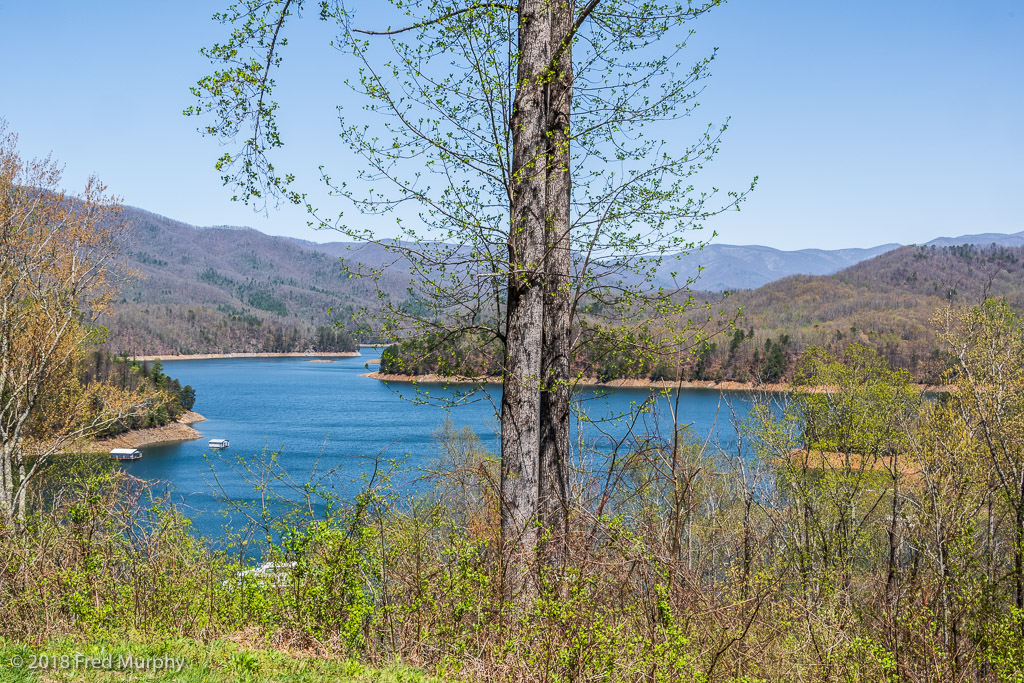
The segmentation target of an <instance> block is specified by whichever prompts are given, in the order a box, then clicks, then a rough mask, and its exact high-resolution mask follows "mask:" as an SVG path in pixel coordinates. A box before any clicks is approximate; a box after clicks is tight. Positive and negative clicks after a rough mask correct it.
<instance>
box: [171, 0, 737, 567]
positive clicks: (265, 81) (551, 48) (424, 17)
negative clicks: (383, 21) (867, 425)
mask: <svg viewBox="0 0 1024 683" xmlns="http://www.w3.org/2000/svg"><path fill="white" fill-rule="evenodd" d="M717 4H719V3H718V0H712V1H711V2H707V3H703V4H696V5H693V4H690V3H680V4H672V3H634V2H630V1H628V0H589V1H588V2H586V3H585V4H583V5H582V6H577V5H576V4H575V2H574V1H572V0H521V1H520V2H519V3H518V5H517V6H511V5H508V4H506V3H501V2H473V3H462V4H458V3H452V2H446V1H443V0H442V1H428V0H424V1H422V2H411V3H409V2H403V1H398V0H396V1H395V2H394V3H393V6H394V8H395V9H397V10H398V11H399V12H401V13H403V14H404V15H405V17H406V18H405V19H404V21H405V22H406V23H405V25H404V26H402V27H400V28H396V29H385V30H378V31H373V30H368V29H363V28H357V27H354V23H356V21H355V20H356V17H355V16H354V14H353V13H352V12H350V11H348V10H347V8H345V7H344V6H343V5H342V4H341V3H340V2H336V1H333V0H326V1H324V2H321V3H320V5H319V7H320V12H319V17H320V18H321V19H323V20H325V21H331V22H336V23H337V26H338V27H339V34H338V38H337V39H336V40H335V41H334V45H335V47H338V48H339V49H341V50H342V51H343V52H345V53H347V54H348V55H349V56H350V57H351V58H352V59H353V60H354V61H355V63H357V64H358V65H359V69H360V70H359V77H358V79H355V80H354V81H353V82H351V83H350V84H349V87H350V88H351V90H352V91H353V92H354V93H355V95H357V96H358V97H359V99H360V100H361V101H362V102H364V103H365V109H366V110H367V111H368V112H369V114H370V116H371V119H370V120H372V122H373V124H372V127H371V125H370V124H365V123H359V122H351V121H350V120H348V119H346V118H342V122H341V137H342V139H343V140H344V141H345V142H346V143H347V144H348V146H349V147H350V149H351V150H352V151H353V152H354V153H355V154H356V155H357V157H359V158H361V160H362V167H361V168H360V169H359V171H358V173H359V181H358V182H353V183H337V182H336V181H334V179H333V178H332V176H331V174H330V172H329V171H328V170H323V171H322V176H323V181H324V182H325V183H326V185H327V187H328V188H330V190H331V191H332V192H333V193H334V194H336V195H340V196H342V197H345V198H347V199H348V200H349V201H350V202H351V203H352V204H353V205H354V206H355V207H356V208H357V209H359V210H360V212H361V213H363V214H390V213H393V212H396V211H397V210H398V209H399V207H400V206H402V205H403V204H405V203H406V202H412V203H415V204H416V205H418V206H419V212H418V215H417V216H416V219H417V220H416V221H414V222H413V221H409V220H407V216H403V215H396V224H397V229H398V230H399V232H400V235H401V239H400V240H382V239H381V238H380V237H379V236H378V235H376V234H374V233H373V232H372V231H369V230H365V229H362V228H361V227H359V226H355V225H352V224H351V223H349V222H347V221H346V220H345V219H344V215H343V214H338V215H337V216H336V217H332V216H330V215H329V214H327V213H326V212H324V211H323V210H322V209H321V208H320V207H317V206H314V204H313V202H312V201H311V200H309V199H308V195H307V194H305V193H301V192H299V191H297V190H296V189H294V185H293V182H294V180H295V176H294V175H292V174H290V173H283V172H280V171H278V169H277V168H276V167H275V165H274V163H273V161H272V158H273V154H274V151H275V150H276V148H278V147H280V146H281V145H282V144H283V143H282V138H281V135H280V132H279V129H278V126H277V122H276V114H277V111H278V104H277V102H275V101H274V99H273V96H274V95H273V93H274V85H275V83H274V79H273V77H272V75H273V73H274V69H276V68H277V67H278V66H279V65H280V63H281V59H282V53H281V49H282V47H284V46H285V45H286V44H287V37H286V35H287V29H288V27H289V25H290V21H291V20H292V18H293V17H295V16H297V15H298V14H299V13H300V11H301V9H302V8H303V2H302V0H280V1H274V2H265V1H263V0H242V1H241V2H236V3H235V4H232V5H231V6H230V7H229V8H228V10H227V11H225V12H223V13H219V14H217V15H215V18H216V19H218V20H220V21H222V22H223V23H225V24H228V25H231V26H232V27H233V29H232V32H231V35H230V36H229V37H228V39H227V40H226V41H225V42H223V43H219V44H216V45H214V46H212V47H211V48H208V49H205V50H204V51H203V52H204V54H205V55H206V56H207V57H209V58H210V59H211V60H212V61H213V62H214V63H215V64H218V65H220V66H221V67H222V68H219V69H218V70H216V71H215V72H214V73H213V74H211V75H209V76H207V77H205V78H203V79H202V80H201V81H200V82H199V83H198V84H197V86H196V87H194V88H193V93H194V94H195V95H196V97H197V98H198V103H197V104H196V105H195V106H193V107H190V108H189V109H187V110H186V113H187V114H202V113H206V114H209V115H211V116H212V120H211V122H210V123H209V125H207V126H206V127H205V128H204V129H203V130H204V132H205V133H207V134H210V135H213V136H216V137H219V138H221V139H224V140H233V141H234V140H239V139H241V143H240V144H236V145H234V146H233V148H232V150H231V151H229V152H228V153H226V154H224V155H223V156H222V157H221V158H220V159H219V161H218V163H217V167H218V168H219V169H220V170H221V171H222V172H223V174H224V175H223V178H224V181H225V183H227V184H233V185H235V186H236V187H237V188H238V190H239V191H238V193H237V194H236V198H237V199H240V200H243V201H247V202H255V203H257V204H261V205H262V206H264V207H265V206H266V201H267V199H268V198H270V199H282V198H283V199H284V200H286V201H290V202H293V203H296V204H304V205H305V206H306V208H307V209H308V211H309V213H310V215H311V216H312V219H313V222H314V223H315V224H316V225H318V226H320V227H331V228H335V229H338V230H341V231H342V232H343V233H345V234H346V235H347V236H349V237H350V238H353V239H356V240H365V241H369V242H375V243H377V244H379V245H381V246H383V247H384V248H385V249H386V250H387V251H388V252H389V253H391V254H392V255H393V258H392V259H391V262H392V263H394V262H398V261H401V262H402V263H403V265H404V266H405V267H407V268H408V269H409V271H410V274H411V275H412V278H411V284H410V293H409V297H408V299H407V300H405V301H394V300H388V299H386V298H384V297H383V295H382V298H381V301H380V302H379V306H380V316H379V317H378V320H379V321H380V324H381V326H382V329H383V334H384V336H385V337H386V338H390V339H401V338H406V337H408V336H412V335H415V336H420V337H426V336H427V335H428V333H429V334H430V335H432V336H431V338H432V339H434V340H435V342H436V343H437V344H442V345H443V344H451V343H452V342H453V340H463V339H466V338H472V339H477V340H479V343H480V349H481V350H484V351H486V349H488V348H491V347H497V348H499V349H500V354H501V359H500V362H498V363H497V365H499V367H500V368H501V375H502V380H503V394H502V405H501V436H502V439H501V462H502V468H501V472H502V477H501V503H502V529H503V535H504V538H505V539H506V541H508V542H509V543H510V545H511V546H512V547H513V548H515V549H517V550H518V552H519V553H520V554H521V555H523V556H526V557H532V556H533V555H534V553H535V551H536V549H537V547H538V543H539V542H540V540H541V539H542V538H543V537H544V535H545V534H540V533H538V523H539V526H540V528H541V529H543V530H544V531H545V532H547V533H550V532H554V534H553V535H554V536H555V537H556V538H557V536H558V530H559V528H560V527H562V526H563V525H564V524H565V520H566V519H567V512H566V510H567V500H566V478H567V477H566V472H565V468H566V466H567V464H568V463H569V462H570V458H571V455H570V443H569V421H570V397H571V392H572V388H573V385H574V382H575V380H576V378H575V377H574V376H572V374H571V358H572V355H573V353H574V352H575V350H576V349H577V348H579V346H580V345H581V344H583V343H585V341H586V339H585V338H584V337H585V336H586V334H589V335H601V334H608V335H609V337H610V338H625V337H626V335H623V334H621V331H620V330H616V328H620V327H621V328H629V329H631V330H632V331H633V334H631V335H630V338H632V339H639V340H642V341H643V342H645V343H647V344H651V345H653V344H656V343H661V344H667V345H680V344H682V343H683V341H682V340H683V337H684V336H685V334H683V332H684V331H687V330H689V326H688V324H687V323H688V321H687V320H686V316H685V312H686V310H687V308H688V305H689V304H690V303H691V302H690V301H689V300H688V297H686V296H685V295H684V296H679V295H678V291H680V290H682V289H685V287H686V286H688V285H689V284H690V282H689V281H687V282H683V283H680V284H681V287H680V288H679V289H678V290H677V289H673V290H672V291H664V290H660V289H657V288H654V287H652V286H650V284H649V282H650V279H651V278H652V276H653V274H654V272H655V269H656V268H657V265H658V263H659V262H660V256H661V255H662V254H665V253H667V252H678V251H683V250H686V249H692V248H694V246H695V242H694V241H692V240H691V239H690V238H689V236H688V234H687V233H686V229H687V228H696V227H700V224H701V222H702V221H703V220H705V219H706V218H708V217H709V216H711V215H713V214H714V213H716V212H718V211H722V210H725V209H726V208H733V207H738V204H739V202H740V200H741V199H742V198H743V196H744V195H743V194H741V193H729V195H728V197H727V198H725V199H723V200H722V201H720V202H719V203H718V205H716V206H714V207H712V206H711V203H710V201H709V200H710V198H711V197H712V196H713V195H714V193H715V192H716V191H712V192H710V193H699V192H697V191H695V190H694V188H693V186H692V185H691V180H690V179H691V176H693V175H695V174H696V173H697V172H698V171H699V170H700V168H701V167H702V165H703V163H704V162H706V161H708V160H709V159H710V158H711V157H712V156H713V154H714V153H715V151H716V150H717V145H718V142H719V139H720V136H721V134H722V132H723V131H724V130H725V126H724V125H723V126H721V127H718V128H715V127H712V126H708V127H707V128H706V129H704V130H703V131H702V132H701V133H700V134H699V135H698V136H697V139H696V141H695V142H693V143H692V144H690V145H687V146H685V147H684V148H682V149H677V150H673V151H672V152H669V151H667V147H668V146H667V145H666V144H665V143H663V141H662V140H660V139H659V137H658V134H659V133H660V132H662V131H664V130H665V126H667V125H670V122H672V121H675V120H677V119H679V118H681V117H683V116H685V115H688V114H689V113H691V112H692V109H693V107H694V106H695V105H696V100H695V97H696V94H697V92H698V91H699V89H700V82H701V81H702V80H703V79H704V77H705V76H706V75H707V69H708V66H709V64H710V63H711V59H712V58H713V56H712V57H705V58H702V59H698V60H696V61H695V62H694V63H692V64H690V65H688V66H686V67H683V66H682V65H681V63H680V62H679V58H680V55H681V52H682V50H683V48H684V47H685V41H686V37H687V35H688V34H687V33H686V29H685V28H683V27H684V26H685V24H686V22H687V21H689V20H690V19H693V18H694V17H696V16H698V15H700V14H701V13H703V12H704V11H706V10H708V9H709V8H711V7H712V6H714V5H717ZM677 30H678V31H681V33H682V35H680V36H675V32H676V31H677ZM381 53H383V54H381ZM382 129H383V130H384V131H385V135H384V136H383V137H382V136H381V130H382ZM384 186H386V187H389V188H390V190H382V187H384ZM715 201H716V202H717V201H718V200H717V199H716V200H715ZM379 273H380V270H375V271H371V272H369V273H365V274H367V275H370V276H377V275H379ZM651 317H662V318H663V319H664V322H663V329H661V330H660V331H659V333H658V334H655V333H653V332H652V331H651V330H650V329H649V328H650V326H649V324H648V319H649V318H651ZM581 322H588V323H589V324H587V325H585V326H583V325H581V324H580V323H581ZM598 323H600V324H598ZM637 330H639V331H640V332H639V333H637ZM584 331H586V332H585V334H584ZM492 342H497V343H496V344H492ZM642 351H643V349H641V348H639V347H638V348H636V349H634V352H635V353H641V352H642ZM479 355H480V354H475V353H466V354H465V357H466V358H477V357H478V356H479ZM460 374H474V373H472V372H471V371H467V372H463V373H460ZM556 554H557V552H556Z"/></svg>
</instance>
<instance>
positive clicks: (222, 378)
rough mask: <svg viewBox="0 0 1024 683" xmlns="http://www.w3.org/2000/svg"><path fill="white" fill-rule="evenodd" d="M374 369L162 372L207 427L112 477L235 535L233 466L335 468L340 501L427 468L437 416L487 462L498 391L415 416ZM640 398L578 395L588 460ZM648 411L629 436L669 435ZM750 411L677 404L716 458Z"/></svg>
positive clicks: (243, 490)
mask: <svg viewBox="0 0 1024 683" xmlns="http://www.w3.org/2000/svg"><path fill="white" fill-rule="evenodd" d="M375 357H376V355H372V351H371V352H370V354H367V352H366V351H364V355H363V356H362V357H359V358H334V359H331V360H332V361H333V362H330V363H324V362H310V359H308V358H294V357H289V358H245V359H217V360H181V361H173V362H166V363H165V365H164V370H165V372H166V373H167V374H168V375H170V376H171V377H176V378H177V379H178V380H180V381H181V383H182V384H183V385H184V384H191V385H192V386H193V387H195V389H196V395H197V400H196V405H195V410H196V411H197V412H199V413H201V414H202V415H204V416H205V417H206V418H207V419H206V421H205V422H200V423H197V424H196V425H194V426H195V427H196V428H197V429H198V430H199V431H200V432H201V433H202V434H203V438H202V439H199V440H195V441H186V442H182V443H174V444H166V445H159V446H149V447H146V448H143V449H142V450H143V454H144V455H143V458H142V460H139V461H136V462H128V463H123V464H122V465H121V466H122V467H124V468H125V469H126V470H127V471H128V472H130V473H131V474H133V475H135V476H138V477H141V478H145V479H150V480H157V481H159V482H160V485H159V486H160V488H161V489H163V490H165V491H166V492H167V493H168V494H169V495H170V496H171V499H172V500H173V501H174V502H176V503H178V504H179V505H181V506H182V507H183V509H185V510H186V512H187V513H188V514H189V515H190V516H191V517H192V518H193V521H194V524H195V527H196V529H197V530H198V531H199V532H201V533H209V534H212V533H215V532H217V531H219V530H220V529H221V528H222V527H223V526H224V525H225V523H228V524H232V525H235V524H237V523H238V521H237V520H234V521H232V520H225V518H224V517H223V516H222V515H219V514H218V512H219V510H220V509H221V507H222V505H221V503H220V502H218V501H217V499H216V497H215V496H214V495H213V494H214V488H213V485H214V482H215V480H216V481H219V485H220V486H221V487H222V488H223V491H224V492H225V493H226V494H227V495H228V496H229V497H231V498H233V499H237V500H253V499H255V495H256V494H255V493H254V489H253V487H252V485H251V484H249V483H247V482H246V481H245V479H244V478H243V477H242V476H240V475H239V474H238V473H237V472H235V471H233V469H232V467H231V466H230V463H231V461H232V460H234V459H235V458H239V457H240V458H242V459H243V460H246V461H252V460H254V459H257V458H258V457H259V456H260V455H261V454H263V453H269V452H276V453H278V455H277V460H278V462H279V463H280V465H281V467H282V468H283V469H284V470H286V471H287V472H288V474H289V475H290V476H291V478H292V479H293V480H294V481H295V482H297V483H299V484H301V483H303V482H305V481H308V480H309V479H310V477H311V476H314V477H315V476H316V473H317V472H321V473H322V472H324V471H326V470H329V469H332V468H336V474H335V476H333V477H332V479H331V482H332V486H333V488H334V489H335V490H336V491H337V492H338V493H339V494H340V495H342V496H343V497H344V496H349V495H352V494H353V493H354V492H355V491H356V490H357V489H358V486H359V484H358V483H357V480H358V478H359V477H360V475H362V474H365V473H367V472H369V471H370V470H371V468H372V466H373V460H374V458H375V456H378V455H380V454H383V456H384V457H386V458H396V459H405V461H406V462H407V464H408V465H411V466H413V467H419V466H424V465H427V464H429V463H430V461H431V460H432V459H433V458H434V457H435V455H436V453H437V452H438V446H437V444H436V440H435V437H434V434H435V433H436V431H437V430H438V428H439V427H441V426H442V424H443V423H444V420H445V418H446V416H450V418H451V420H452V422H453V423H454V425H455V426H456V427H458V428H461V427H465V426H468V427H471V428H472V429H473V430H474V431H475V432H476V433H477V434H478V435H479V437H480V439H481V441H482V442H483V444H484V445H485V446H487V447H489V448H491V449H493V450H494V451H497V447H498V441H497V435H496V432H497V419H496V412H495V407H496V406H499V405H500V402H501V391H500V388H499V387H492V388H489V389H488V390H487V391H486V392H485V393H483V394H479V395H477V396H476V397H475V398H474V399H473V400H469V401H461V402H460V403H459V404H458V405H456V406H454V407H452V408H450V409H446V408H444V407H441V406H438V405H431V404H417V403H416V402H415V401H414V400H412V399H416V398H417V392H416V391H414V390H413V389H412V388H411V387H410V385H407V384H397V383H393V384H385V383H383V382H380V381H378V380H375V379H372V378H368V377H361V376H360V375H361V374H362V373H365V372H367V369H366V365H365V364H366V361H367V360H368V359H371V358H375ZM421 392H429V394H428V395H426V396H424V395H422V394H421V395H420V396H419V397H420V398H421V399H423V398H428V399H430V400H431V401H435V400H437V399H452V398H457V397H458V393H457V392H456V391H454V390H452V389H444V388H442V387H438V386H425V385H421ZM651 395H652V392H651V391H650V390H647V389H617V390H615V391H613V392H609V393H604V392H600V391H595V390H585V391H583V392H581V395H580V399H581V400H580V403H579V405H580V406H581V409H582V411H583V412H584V413H585V414H586V415H587V417H588V418H589V419H590V420H592V421H593V422H592V423H590V424H585V425H584V426H582V427H581V429H582V431H583V442H584V443H588V444H592V445H594V447H595V448H596V450H597V451H599V452H607V451H609V450H610V449H611V444H612V443H613V441H614V440H615V439H622V438H623V437H624V436H625V435H626V434H627V432H628V430H627V428H626V427H625V423H624V422H623V421H621V420H615V419H613V418H615V417H616V416H619V415H622V414H624V413H628V412H630V410H631V408H632V407H633V406H635V405H639V404H643V403H644V402H645V401H647V400H648V399H649V397H650V396H651ZM657 404H658V406H659V411H658V412H659V414H658V415H657V416H654V415H646V416H643V417H641V418H640V419H639V420H638V421H637V422H636V423H635V426H634V433H639V432H643V431H649V430H652V429H654V428H655V426H656V425H657V426H660V427H661V428H662V429H665V428H666V427H667V432H665V433H671V420H670V418H669V417H668V415H669V412H670V411H669V402H668V400H667V399H666V398H664V397H662V398H659V399H658V400H657ZM730 406H731V408H730ZM749 407H750V398H749V397H748V396H747V395H746V394H742V393H734V392H733V393H720V392H717V391H709V390H686V391H684V392H682V394H681V395H680V396H679V401H678V410H679V414H680V423H681V424H691V425H692V431H693V433H694V435H695V436H698V437H700V438H701V439H704V438H707V437H708V435H711V437H712V440H713V441H717V442H721V444H722V445H723V446H725V447H726V448H729V447H730V446H731V445H732V444H734V443H735V440H736V433H735V429H734V427H733V426H732V424H731V421H732V415H733V413H735V414H736V415H738V416H739V417H741V418H742V417H745V416H746V414H747V412H748V411H749ZM577 436H578V435H577ZM213 438H223V439H228V440H230V442H231V446H230V448H229V449H227V450H226V451H222V452H220V453H219V454H216V453H214V452H212V451H210V449H209V448H208V447H207V441H208V440H209V439H213ZM577 441H578V439H577ZM207 456H212V457H207ZM402 486H403V487H405V488H406V489H408V490H410V492H412V491H414V490H415V489H416V487H417V486H418V484H417V483H416V482H415V480H413V479H411V478H410V479H409V480H408V481H404V482H402Z"/></svg>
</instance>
